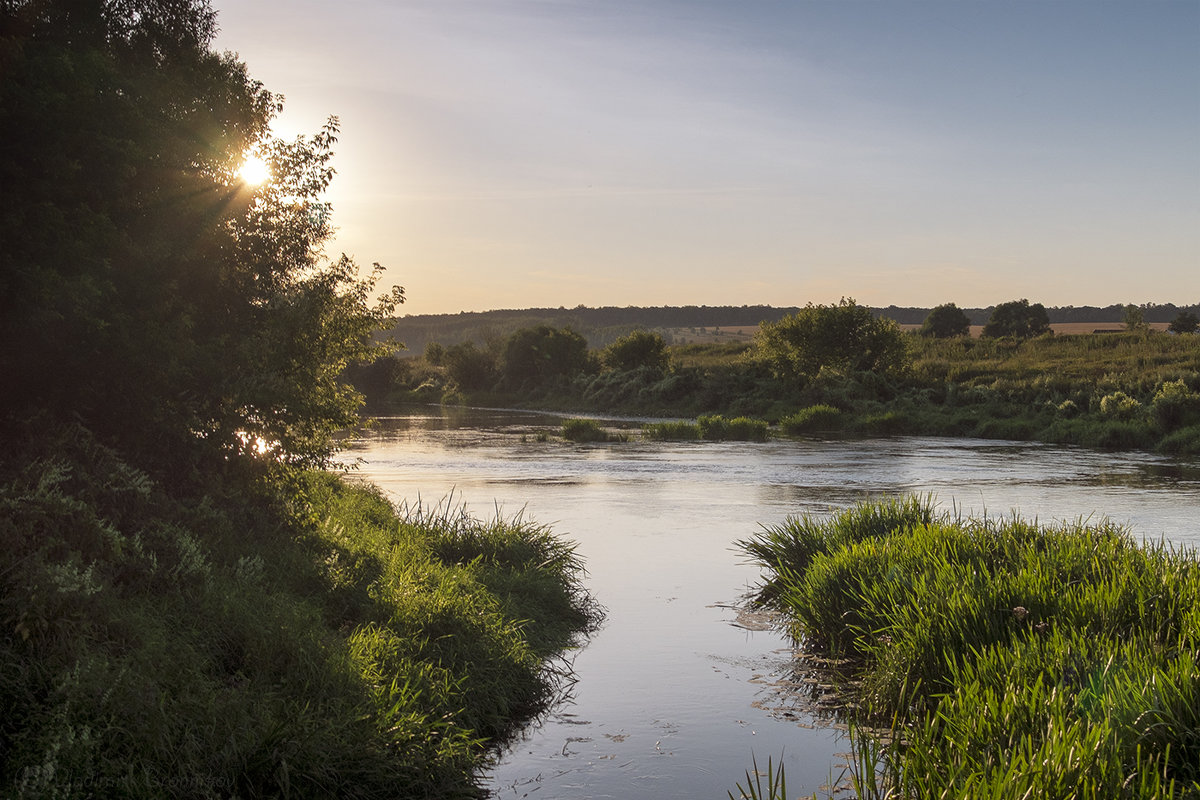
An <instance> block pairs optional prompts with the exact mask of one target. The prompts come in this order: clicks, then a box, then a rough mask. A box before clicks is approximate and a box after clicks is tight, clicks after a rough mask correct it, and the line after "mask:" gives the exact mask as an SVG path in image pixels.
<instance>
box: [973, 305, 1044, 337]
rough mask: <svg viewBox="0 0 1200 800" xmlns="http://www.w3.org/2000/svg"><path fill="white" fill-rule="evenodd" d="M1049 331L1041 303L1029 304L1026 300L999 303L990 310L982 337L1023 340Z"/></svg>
mask: <svg viewBox="0 0 1200 800" xmlns="http://www.w3.org/2000/svg"><path fill="white" fill-rule="evenodd" d="M1049 330H1050V318H1049V316H1048V315H1047V314H1046V308H1045V306H1043V305H1042V304H1041V303H1034V304H1033V305H1030V304H1029V301H1028V300H1012V301H1010V302H1007V303H1001V304H1000V305H998V306H996V307H995V308H994V309H993V310H992V316H991V318H990V319H988V323H987V325H984V326H983V335H984V336H987V337H990V338H999V337H1001V336H1012V337H1015V338H1018V339H1024V338H1027V337H1030V336H1040V335H1042V334H1043V333H1046V332H1048V331H1049Z"/></svg>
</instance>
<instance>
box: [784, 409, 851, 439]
mask: <svg viewBox="0 0 1200 800" xmlns="http://www.w3.org/2000/svg"><path fill="white" fill-rule="evenodd" d="M841 417H842V412H841V410H840V409H837V408H834V407H833V406H829V405H824V404H818V405H815V406H809V407H808V408H802V409H800V410H799V411H797V412H796V413H795V414H791V415H789V416H786V417H784V418H783V419H782V420H780V421H779V426H780V427H781V428H783V431H784V433H809V432H811V431H830V430H836V429H837V428H839V427H841V423H842V419H841Z"/></svg>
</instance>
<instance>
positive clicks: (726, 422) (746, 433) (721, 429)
mask: <svg viewBox="0 0 1200 800" xmlns="http://www.w3.org/2000/svg"><path fill="white" fill-rule="evenodd" d="M696 427H697V428H698V429H699V431H700V438H701V439H709V440H711V441H717V442H724V441H733V442H765V441H766V440H767V427H768V426H767V423H766V421H765V420H761V419H751V418H750V417H734V418H733V419H727V418H725V417H723V416H721V415H720V414H707V415H704V416H702V417H700V418H699V419H697V420H696Z"/></svg>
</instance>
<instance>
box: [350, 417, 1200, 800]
mask: <svg viewBox="0 0 1200 800" xmlns="http://www.w3.org/2000/svg"><path fill="white" fill-rule="evenodd" d="M561 422H562V418H561V417H558V416H555V415H545V414H531V413H512V412H506V411H471V410H462V409H419V410H416V411H414V412H412V413H407V414H403V415H397V416H394V417H389V418H386V419H380V420H378V421H377V422H376V424H375V425H374V426H373V427H372V428H370V429H369V430H367V431H365V432H364V434H363V436H362V438H361V439H360V440H359V441H358V442H356V443H355V444H354V445H353V447H352V448H351V450H350V452H349V455H350V456H351V458H353V457H354V456H358V457H361V458H362V459H364V461H365V463H364V465H363V468H362V470H361V472H362V474H363V475H364V477H367V478H369V479H371V480H373V481H375V482H376V483H378V484H379V485H380V486H381V487H382V488H383V489H384V490H385V491H387V492H388V493H389V494H390V495H391V496H392V497H394V498H395V499H397V500H404V499H407V500H409V501H412V500H415V499H416V498H418V497H423V498H425V499H427V500H428V499H437V498H441V497H444V496H446V495H447V494H448V493H449V492H450V491H451V490H453V491H454V492H455V495H456V497H458V498H461V500H462V501H463V502H464V503H465V504H466V505H467V506H468V508H469V509H471V510H472V511H473V512H474V513H476V514H478V515H480V516H485V517H490V516H492V515H493V514H494V513H495V510H496V509H497V508H500V509H502V510H507V512H508V513H514V512H516V511H521V510H523V511H524V513H525V515H526V516H527V517H530V518H532V519H534V520H536V521H538V522H540V523H543V524H549V525H552V526H553V528H554V530H555V531H556V532H557V533H559V534H560V535H562V536H564V537H566V538H569V539H571V540H574V541H576V542H577V543H578V546H579V550H580V553H581V555H582V556H583V557H584V559H585V561H586V563H587V568H588V571H589V577H588V588H589V590H590V591H591V592H592V593H593V594H594V595H595V596H596V597H597V598H598V599H599V601H600V602H601V603H603V604H604V605H605V606H606V607H607V608H608V612H609V614H608V620H607V623H606V625H605V627H604V628H603V629H602V630H601V631H600V632H599V633H598V634H597V635H595V636H594V637H593V639H592V640H591V641H590V642H589V643H588V644H587V646H586V647H585V648H584V649H582V650H581V651H579V652H578V653H576V654H574V669H575V672H576V677H577V680H578V682H577V683H576V684H575V685H573V686H572V687H571V692H570V695H569V697H566V698H564V700H563V703H562V704H561V705H560V706H559V707H557V708H556V709H554V710H553V711H552V712H551V713H549V714H548V715H547V716H546V718H545V719H544V720H543V721H542V722H541V724H540V725H538V726H536V727H534V728H531V729H530V730H528V731H527V732H526V733H525V735H524V736H523V737H522V738H521V739H520V740H519V741H517V742H514V743H513V745H512V746H511V747H510V749H509V750H508V751H507V752H506V753H505V754H504V755H503V757H502V759H501V760H500V761H499V763H498V764H497V765H496V767H495V769H494V770H493V771H492V772H491V773H490V775H489V776H488V781H489V784H490V786H491V787H492V788H493V790H494V791H495V792H496V793H497V794H498V795H500V796H502V797H522V796H524V795H526V794H529V793H532V792H534V791H540V792H541V796H544V797H554V798H603V797H622V798H628V797H647V796H655V797H724V796H725V792H726V791H727V790H728V789H731V788H732V787H733V785H734V783H735V782H737V781H738V780H743V775H744V771H745V769H746V767H747V766H748V765H749V764H750V761H751V758H752V756H754V757H757V759H758V761H759V762H760V763H762V762H765V760H766V758H767V757H768V756H771V757H773V758H774V759H775V760H776V761H778V759H779V757H780V754H781V753H782V754H783V755H784V762H785V764H786V766H787V770H788V783H789V786H791V787H792V789H793V791H795V792H797V793H798V794H802V795H804V794H811V793H812V792H814V791H817V790H819V789H820V787H821V786H822V785H824V784H825V783H826V782H827V781H828V780H829V777H830V775H831V773H832V775H834V776H836V775H837V774H838V773H839V772H840V767H839V766H838V764H839V762H840V757H839V756H838V755H837V754H838V753H839V752H840V751H844V750H846V749H848V745H847V743H846V742H845V741H844V740H843V739H841V738H840V737H841V733H840V732H839V731H837V730H836V729H830V728H829V727H828V724H827V723H828V720H827V719H826V718H823V717H822V716H821V714H820V713H818V711H815V710H814V709H813V707H812V704H811V703H800V704H799V705H789V702H792V701H794V700H795V698H794V697H793V698H792V701H789V700H788V699H787V697H788V696H787V695H786V694H785V695H780V693H779V691H778V690H779V689H780V688H781V687H786V685H787V683H789V682H797V681H801V682H802V681H803V680H804V677H803V675H799V676H798V675H795V674H793V672H794V670H795V668H796V665H795V663H794V661H793V659H792V658H791V649H790V646H789V643H788V642H786V641H784V640H783V639H782V638H781V637H780V636H779V635H777V634H776V633H775V632H773V631H772V630H769V629H767V630H753V629H751V628H749V627H747V626H746V624H745V622H746V620H745V619H744V618H739V615H738V612H737V610H736V608H735V607H736V605H737V603H738V600H739V598H740V597H741V596H742V595H743V594H744V593H745V592H746V591H747V590H748V588H749V587H750V586H751V585H752V584H753V583H754V582H755V581H756V579H757V573H756V571H755V570H754V569H753V568H752V567H750V566H748V565H747V564H745V563H744V559H743V558H742V557H740V556H739V554H738V553H736V552H735V551H734V549H733V544H734V542H736V541H737V540H738V539H742V538H746V537H748V536H751V535H753V534H754V533H755V532H756V531H757V530H758V529H759V527H760V525H763V524H766V525H771V524H776V523H778V522H781V521H783V520H784V519H785V518H786V517H787V516H788V515H792V514H804V513H807V514H826V513H828V512H830V511H834V510H837V509H840V508H844V507H847V506H850V505H852V504H854V503H856V502H859V501H861V500H865V499H870V498H875V497H883V496H890V495H896V494H903V493H911V492H915V493H919V494H925V493H932V494H934V495H936V496H937V497H938V498H939V499H940V501H941V503H942V505H943V507H946V508H950V507H955V508H958V509H961V510H962V511H963V513H969V514H982V513H987V514H989V515H991V516H995V515H998V514H1004V513H1008V512H1009V511H1011V510H1017V511H1019V512H1020V513H1021V514H1022V515H1023V516H1024V517H1026V518H1034V517H1036V518H1039V519H1040V520H1042V521H1044V522H1045V521H1052V520H1063V521H1067V520H1074V519H1078V518H1088V517H1093V518H1097V519H1098V518H1099V517H1100V516H1107V517H1109V518H1111V519H1112V520H1113V521H1115V522H1118V523H1121V524H1128V525H1130V526H1131V528H1132V530H1133V531H1134V533H1135V535H1138V536H1148V537H1150V538H1152V539H1158V538H1160V537H1164V538H1166V539H1167V540H1168V541H1171V542H1175V543H1177V544H1184V545H1189V546H1194V545H1196V544H1197V543H1200V538H1198V536H1197V531H1196V528H1195V526H1194V521H1195V518H1196V512H1197V510H1198V509H1200V464H1197V463H1196V462H1195V461H1194V460H1193V461H1187V460H1178V459H1170V458H1165V457H1160V456H1154V455H1145V454H1107V453H1096V452H1091V451H1085V450H1080V449H1077V448H1064V447H1051V446H1045V445H1037V444H1016V443H1003V442H992V441H962V440H948V439H932V438H917V437H910V438H900V439H875V440H863V441H851V442H846V441H771V442H768V443H765V444H742V443H703V442H700V443H695V442H692V443H646V442H640V441H636V440H632V441H629V442H625V443H606V444H595V445H574V444H570V443H565V442H562V441H561V440H559V441H552V440H547V438H548V435H549V434H553V433H556V432H557V430H558V429H559V427H560V425H561ZM604 424H605V425H606V426H608V427H611V428H613V429H622V428H628V427H631V426H634V425H636V421H632V420H612V421H606V422H605V423H604ZM539 439H540V441H539ZM534 796H536V795H534Z"/></svg>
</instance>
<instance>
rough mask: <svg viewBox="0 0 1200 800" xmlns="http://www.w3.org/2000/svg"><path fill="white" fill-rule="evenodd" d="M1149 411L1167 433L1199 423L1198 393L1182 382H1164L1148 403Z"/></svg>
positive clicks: (1199, 394)
mask: <svg viewBox="0 0 1200 800" xmlns="http://www.w3.org/2000/svg"><path fill="white" fill-rule="evenodd" d="M1150 410H1151V411H1152V412H1153V413H1154V418H1155V419H1156V420H1157V421H1158V424H1159V426H1160V427H1161V428H1162V429H1163V430H1164V431H1167V432H1168V433H1169V432H1171V431H1173V430H1175V429H1176V428H1181V427H1184V426H1186V425H1193V424H1195V423H1197V422H1200V393H1196V392H1193V391H1192V390H1191V389H1189V388H1188V385H1187V384H1186V383H1184V382H1183V381H1182V380H1177V381H1166V382H1164V383H1163V384H1162V386H1160V387H1159V389H1158V391H1157V392H1156V393H1155V395H1154V399H1153V400H1152V401H1150Z"/></svg>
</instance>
